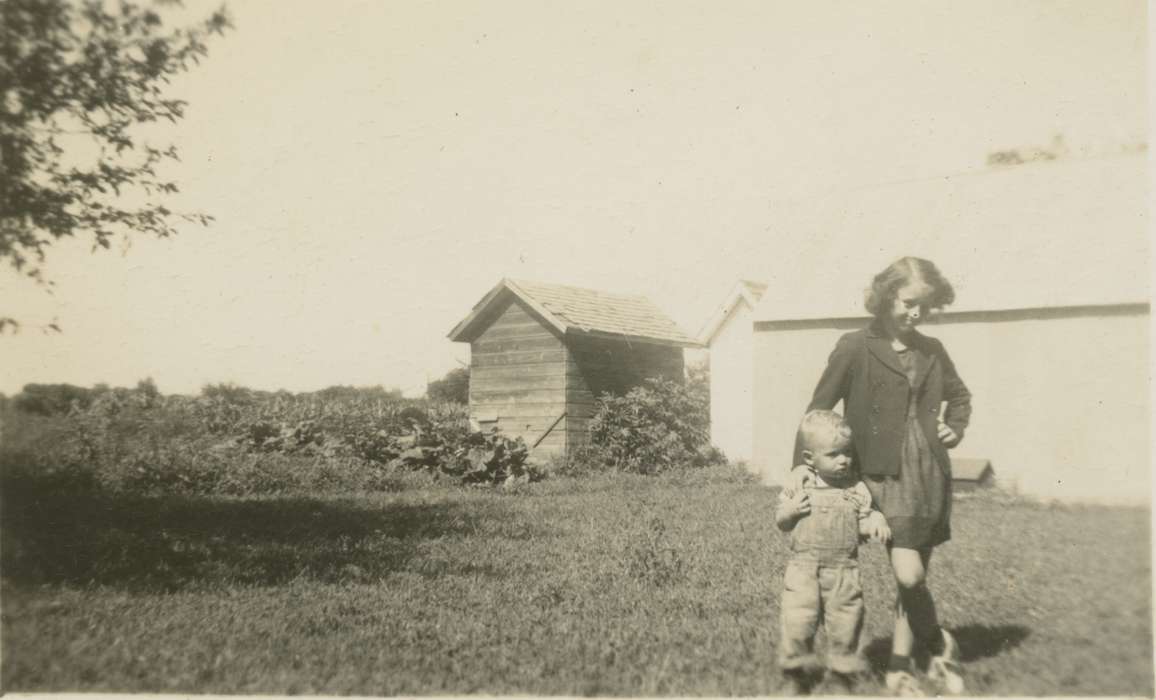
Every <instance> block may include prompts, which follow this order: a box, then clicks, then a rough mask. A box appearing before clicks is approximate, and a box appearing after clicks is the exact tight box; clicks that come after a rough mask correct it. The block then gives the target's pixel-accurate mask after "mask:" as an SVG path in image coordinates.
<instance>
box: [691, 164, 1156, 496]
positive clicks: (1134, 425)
mask: <svg viewBox="0 0 1156 700" xmlns="http://www.w3.org/2000/svg"><path fill="white" fill-rule="evenodd" d="M1146 185H1147V174H1146V159H1145V158H1144V154H1142V153H1131V154H1118V155H1114V156H1111V157H1102V158H1084V159H1068V160H1056V161H1051V162H1041V163H1029V164H1023V165H1016V166H1012V167H1007V168H989V169H986V170H982V171H978V172H976V173H973V174H967V175H961V176H955V177H945V178H934V179H928V180H922V181H917V182H910V183H903V184H896V185H890V186H880V187H875V188H862V189H860V190H856V191H853V192H848V193H843V194H840V195H836V196H833V197H832V198H831V205H832V206H831V207H829V208H827V209H825V210H824V211H825V214H826V216H827V218H825V219H824V220H823V222H822V226H823V227H824V228H825V229H830V231H831V232H832V233H831V234H830V235H829V236H827V235H820V236H817V237H816V239H815V240H814V242H813V244H812V245H811V247H810V248H809V249H808V250H806V251H791V252H790V254H789V255H784V256H783V261H782V262H781V263H780V264H778V265H777V266H776V267H774V268H772V269H769V270H768V271H767V274H766V276H765V277H764V279H765V280H766V281H767V287H766V289H765V291H764V292H763V294H762V298H761V300H760V301H759V302H758V303H757V305H755V306H754V308H753V310H752V311H750V312H746V311H745V310H744V309H743V308H742V307H743V305H745V304H749V303H750V302H749V301H748V299H747V296H749V295H744V294H742V293H739V294H738V296H739V297H741V298H742V300H741V303H739V302H735V301H734V299H735V297H736V295H735V294H732V295H731V298H730V299H728V303H729V304H730V306H731V307H734V308H731V310H730V311H728V312H726V313H723V314H722V321H721V322H719V323H717V328H715V327H714V324H715V322H714V321H712V325H710V326H708V327H707V329H706V330H711V331H712V332H711V333H709V334H707V333H706V332H705V330H704V336H703V337H702V338H700V339H702V340H705V341H708V342H710V351H711V375H712V377H711V381H712V385H711V393H712V422H713V425H712V430H713V431H714V435H713V437H714V439H715V441H716V442H717V444H719V446H721V447H723V449H724V450H725V451H726V452H727V453H728V454H733V455H734V457H737V458H743V457H746V455H748V454H749V456H750V459H749V461H750V465H751V468H752V469H754V470H757V471H759V472H761V473H763V474H764V475H765V476H766V478H767V479H768V480H769V481H772V482H773V481H778V480H779V479H781V477H782V475H783V474H784V472H785V470H786V469H787V468H788V467H789V466H790V459H791V448H792V446H793V438H794V431H795V428H796V426H797V424H798V420H799V418H800V416H801V413H802V411H803V409H804V408H805V407H806V405H807V403H808V401H809V399H810V396H811V392H812V391H813V390H814V386H815V383H816V381H817V380H818V377H819V375H820V373H821V372H822V369H823V367H824V365H825V363H826V361H827V356H828V354H829V353H830V351H831V349H832V348H833V347H834V345H835V341H836V339H837V338H838V337H839V335H840V334H841V333H844V332H846V331H848V330H852V329H855V328H859V327H862V326H863V325H865V324H866V323H867V321H868V318H867V316H866V312H865V311H864V310H863V305H862V301H863V290H864V289H865V288H866V286H867V285H868V283H869V282H870V280H871V278H872V276H873V275H874V274H875V273H876V272H878V271H879V270H881V269H882V268H883V267H885V266H886V265H887V264H889V263H890V262H891V261H892V260H894V259H895V258H898V257H901V256H903V255H915V256H918V257H924V258H928V259H930V260H932V261H934V262H935V263H936V264H937V265H938V266H939V267H940V269H941V271H942V272H943V273H944V274H945V276H946V277H947V278H948V279H949V280H950V281H951V282H952V283H953V285H954V287H955V290H956V303H955V304H954V305H952V306H950V307H948V308H947V309H946V311H945V312H944V313H942V314H937V315H936V316H935V317H934V318H932V319H931V320H929V322H928V323H926V324H925V326H924V327H923V332H924V333H926V334H927V335H932V336H936V337H938V338H940V339H941V340H943V342H944V344H945V346H946V348H947V350H948V352H949V353H950V354H951V356H952V358H953V360H954V361H955V364H956V366H957V368H958V369H959V372H960V375H961V376H962V378H963V379H964V381H965V382H966V383H967V385H968V387H969V388H970V389H971V391H972V393H973V396H974V398H973V406H974V414H973V418H972V424H971V427H970V428H969V430H968V432H967V435H966V437H965V440H964V441H963V443H962V444H961V445H960V446H959V447H958V448H957V449H956V450H955V451H954V452H953V455H955V456H957V457H973V458H981V459H989V460H991V463H992V466H993V468H994V470H995V475H996V480H997V483H1000V484H1001V485H1003V486H1005V487H1010V488H1014V489H1016V490H1019V491H1021V492H1023V493H1025V494H1029V495H1035V496H1039V497H1044V498H1056V499H1061V500H1067V501H1098V502H1146V501H1148V500H1149V493H1150V490H1149V354H1148V338H1149V330H1148V327H1149V326H1148V324H1149V302H1148V297H1149V290H1148V271H1149V267H1148V261H1149V258H1148V253H1149V250H1148V237H1147V230H1146V203H1147V202H1146V191H1147V190H1146ZM897 231H898V232H902V233H900V234H898V235H896V232H897ZM884 240H886V241H890V242H892V244H895V242H896V241H898V244H897V245H895V247H894V248H892V247H891V246H890V245H889V246H888V247H887V248H886V249H884V248H882V247H880V246H879V245H876V242H877V241H884ZM744 286H745V285H740V287H744ZM748 338H749V339H748ZM744 353H749V355H750V357H751V358H752V370H751V372H750V373H749V374H746V377H745V380H744V378H743V376H742V375H743V374H744V373H745V370H744V369H743V368H744V367H745V363H746V360H745V357H746V355H745V354H744ZM748 416H749V417H748ZM748 446H749V447H748Z"/></svg>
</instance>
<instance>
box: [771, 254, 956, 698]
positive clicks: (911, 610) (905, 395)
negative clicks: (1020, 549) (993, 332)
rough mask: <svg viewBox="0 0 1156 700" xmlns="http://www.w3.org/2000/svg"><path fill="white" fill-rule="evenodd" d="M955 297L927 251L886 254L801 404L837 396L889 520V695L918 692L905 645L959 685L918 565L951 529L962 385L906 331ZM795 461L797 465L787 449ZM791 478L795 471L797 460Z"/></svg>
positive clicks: (827, 402) (937, 352)
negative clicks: (860, 320)
mask: <svg viewBox="0 0 1156 700" xmlns="http://www.w3.org/2000/svg"><path fill="white" fill-rule="evenodd" d="M954 299H955V292H954V291H953V290H952V288H951V284H950V283H948V281H947V280H946V279H944V278H943V276H942V275H941V274H940V272H939V270H938V269H937V268H936V267H935V265H934V264H933V263H931V262H930V261H927V260H923V259H921V258H911V257H907V258H901V259H899V260H896V261H895V262H894V263H892V264H891V265H889V266H888V267H887V269H885V270H883V271H882V272H880V273H879V274H878V275H876V276H875V278H874V280H872V283H871V287H870V288H869V289H868V290H867V293H866V304H865V305H866V307H867V310H868V311H869V312H870V313H871V314H872V316H874V320H873V321H872V322H871V324H870V325H869V326H868V327H867V328H865V329H862V330H858V331H854V332H852V333H847V334H846V335H844V336H843V337H841V338H840V339H839V341H838V343H837V344H836V345H835V350H834V351H833V352H832V353H831V356H830V359H829V360H828V363H827V368H826V370H825V371H824V372H823V375H822V377H820V378H819V383H818V386H816V387H815V394H814V397H813V398H812V400H811V404H810V406H808V407H807V410H808V411H813V410H816V409H832V408H834V407H835V405H836V404H837V403H838V402H839V401H840V400H842V401H843V404H844V409H843V412H844V416H845V418H846V420H847V422H848V423H849V424H850V425H851V429H852V431H853V433H854V445H855V452H856V457H857V461H858V466H859V470H860V473H861V474H862V475H863V479H864V481H865V482H866V484H867V488H868V490H870V492H871V496H872V498H873V500H874V503H875V507H876V508H878V509H879V510H880V511H882V513H883V515H884V516H886V518H887V523H888V525H889V526H890V527H891V533H892V540H891V544H890V546H889V548H888V552H889V555H890V560H891V568H892V570H893V571H894V574H895V581H896V583H897V585H898V590H899V595H898V598H897V600H896V605H895V611H896V615H895V634H894V637H893V638H892V647H891V659H890V662H889V663H888V668H887V676H886V683H887V688H888V690H890V691H891V692H892V693H895V694H896V695H906V696H910V695H922V694H923V689H922V688H921V687H920V685H919V682H918V680H917V679H916V677H915V675H914V671H915V665H914V663H913V661H912V656H913V653H915V652H924V653H927V654H930V660H929V662H928V670H927V675H928V678H930V679H932V680H933V681H935V682H937V683H939V684H940V685H941V686H942V687H943V689H944V690H946V691H947V692H949V693H954V694H959V693H962V692H963V690H964V685H963V679H962V677H961V676H960V675H959V652H958V647H957V645H956V643H955V640H954V639H953V637H952V636H951V634H950V633H949V632H947V631H946V630H943V629H941V628H940V627H939V622H938V619H937V618H936V613H935V603H934V601H933V600H932V597H931V592H930V591H929V590H928V588H927V570H928V566H929V565H930V563H931V553H932V551H933V550H934V548H935V547H936V545H939V544H942V543H943V542H946V541H947V540H949V539H950V538H951V461H950V460H949V458H948V456H947V448H949V447H954V446H955V445H957V444H959V441H960V440H961V439H962V438H963V432H964V429H965V428H966V427H967V424H968V419H969V417H970V415H971V394H970V392H968V390H967V387H966V386H965V385H964V383H963V382H962V381H961V380H960V378H959V375H958V374H957V373H956V371H955V366H954V365H953V364H952V362H951V359H950V358H949V357H948V355H947V352H946V351H945V350H944V349H943V345H942V344H941V343H940V342H939V341H938V340H936V339H934V338H929V337H927V336H925V335H922V334H920V333H919V332H918V331H916V327H917V326H918V325H919V324H920V323H921V322H922V321H923V320H924V319H926V318H927V316H928V313H929V312H930V311H931V309H937V308H941V307H943V306H946V305H948V304H950V303H951V302H952V301H954ZM944 401H946V402H947V408H946V410H945V411H943V417H942V419H941V418H940V411H941V402H944ZM796 452H798V450H796ZM795 464H801V462H800V461H799V459H798V454H796V461H795ZM793 477H794V479H793V480H801V479H803V478H805V477H804V475H803V474H802V473H801V472H800V471H799V470H796V471H795V473H794V474H793Z"/></svg>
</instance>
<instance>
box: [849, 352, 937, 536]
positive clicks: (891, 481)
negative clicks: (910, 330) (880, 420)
mask: <svg viewBox="0 0 1156 700" xmlns="http://www.w3.org/2000/svg"><path fill="white" fill-rule="evenodd" d="M898 354H899V361H900V363H901V364H902V366H903V371H904V372H905V373H906V374H907V382H908V384H909V385H910V384H914V382H915V358H914V357H913V355H912V353H911V351H910V350H902V351H899V353H898ZM909 394H910V398H909V399H908V401H907V431H906V434H905V436H904V438H903V449H902V450H901V452H900V454H901V461H900V464H899V475H898V476H865V477H864V480H865V482H866V483H867V488H868V490H870V491H871V497H872V499H874V501H875V506H876V508H878V509H879V510H880V511H881V512H882V513H883V515H884V516H886V518H887V524H888V526H890V527H891V546H893V547H902V548H905V549H927V548H930V547H934V546H935V545H938V544H942V543H944V542H946V541H948V540H949V539H951V476H950V475H949V474H946V473H944V470H943V469H942V468H941V467H940V466H939V465H938V464H937V463H936V461H935V456H934V455H933V454H932V453H931V447H930V446H929V445H928V443H927V440H928V437H927V436H926V435H924V434H923V429H922V428H921V427H919V420H918V406H917V399H918V397H917V396H916V392H915V391H911V392H909ZM933 437H934V438H935V439H938V436H933Z"/></svg>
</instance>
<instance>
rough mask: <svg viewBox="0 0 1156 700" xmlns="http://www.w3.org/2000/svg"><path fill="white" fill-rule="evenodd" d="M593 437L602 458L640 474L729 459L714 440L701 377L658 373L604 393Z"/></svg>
mask: <svg viewBox="0 0 1156 700" xmlns="http://www.w3.org/2000/svg"><path fill="white" fill-rule="evenodd" d="M590 441H591V444H592V446H593V447H594V448H595V450H596V453H597V457H598V459H600V460H601V461H602V462H603V463H604V464H607V465H608V466H611V467H613V468H615V469H621V470H626V471H632V472H638V473H641V474H654V473H658V472H661V471H665V470H667V469H670V468H671V467H674V466H679V465H690V466H704V465H707V464H718V463H721V462H723V461H725V460H724V458H723V455H722V453H721V452H719V450H718V449H717V448H714V447H712V446H711V444H710V405H709V402H708V401H707V398H706V395H705V393H704V391H703V385H702V383H680V382H673V381H670V380H667V379H661V378H654V379H647V380H646V381H645V382H644V383H643V384H642V385H641V386H637V387H635V388H633V389H631V390H630V391H628V392H627V393H626V394H625V395H624V396H611V395H603V396H602V397H601V398H600V399H599V401H598V407H597V409H596V410H595V413H594V418H593V420H591V422H590Z"/></svg>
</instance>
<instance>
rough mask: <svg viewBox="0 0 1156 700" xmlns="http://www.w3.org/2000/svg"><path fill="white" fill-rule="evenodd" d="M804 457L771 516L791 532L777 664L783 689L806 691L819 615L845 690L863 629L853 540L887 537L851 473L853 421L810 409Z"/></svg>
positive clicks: (860, 663)
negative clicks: (795, 485)
mask: <svg viewBox="0 0 1156 700" xmlns="http://www.w3.org/2000/svg"><path fill="white" fill-rule="evenodd" d="M799 441H800V444H801V446H802V448H803V450H802V457H803V462H804V464H806V466H807V468H808V469H809V471H810V473H811V476H810V478H808V479H806V480H805V481H804V482H803V483H804V486H803V488H802V489H800V490H797V491H792V490H784V491H783V493H782V494H781V495H780V498H779V507H778V512H777V513H776V516H775V520H776V523H777V524H778V526H779V529H780V530H783V531H784V532H789V533H790V536H791V559H790V561H789V562H788V563H787V571H786V575H785V576H784V578H783V597H782V604H781V606H780V608H781V609H780V615H781V618H782V633H781V635H780V640H779V667H780V668H781V669H783V673H784V675H785V677H786V681H787V683H788V687H789V690H790V691H791V692H793V693H796V694H799V693H806V692H808V691H809V690H810V680H809V679H810V671H811V670H812V669H813V668H815V667H816V666H817V663H816V660H815V656H814V651H813V648H814V641H815V633H816V632H817V630H818V625H819V620H820V619H822V620H823V624H824V628H825V629H826V633H827V667H828V668H829V670H830V671H831V675H832V677H833V678H834V680H835V681H836V682H837V683H838V684H839V685H841V686H842V689H843V690H850V689H851V687H852V686H853V684H854V677H855V675H856V674H858V673H860V672H862V671H864V670H866V663H865V661H864V659H863V656H862V653H861V651H860V647H859V636H860V632H861V631H862V629H863V618H864V607H863V589H862V585H861V583H860V580H859V561H858V554H859V539H860V536H871V537H874V538H876V539H879V540H881V541H887V540H889V539H890V537H891V531H890V529H889V528H888V526H887V521H886V519H885V518H884V517H883V514H882V513H880V512H878V511H876V510H873V509H872V507H871V494H870V492H869V491H868V490H867V486H866V485H865V484H864V483H863V482H862V481H861V480H860V479H859V477H858V475H857V474H856V472H855V469H854V465H853V464H852V458H851V449H852V446H851V427H850V426H848V425H847V423H846V422H845V421H844V420H843V418H842V416H840V415H839V414H838V413H835V412H834V411H827V410H816V411H811V412H810V413H808V414H807V415H806V416H804V418H803V421H802V423H801V424H800V426H799Z"/></svg>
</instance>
